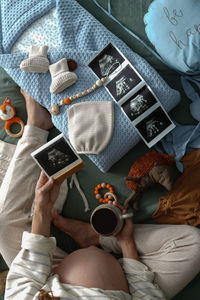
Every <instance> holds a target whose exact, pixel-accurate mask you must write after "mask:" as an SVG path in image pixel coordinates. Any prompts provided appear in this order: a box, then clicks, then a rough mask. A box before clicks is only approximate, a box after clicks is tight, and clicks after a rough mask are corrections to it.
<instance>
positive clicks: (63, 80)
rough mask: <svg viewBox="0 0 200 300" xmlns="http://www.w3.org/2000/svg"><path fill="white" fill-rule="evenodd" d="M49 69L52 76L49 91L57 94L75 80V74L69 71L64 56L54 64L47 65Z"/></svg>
mask: <svg viewBox="0 0 200 300" xmlns="http://www.w3.org/2000/svg"><path fill="white" fill-rule="evenodd" d="M49 71H50V73H51V76H52V82H51V85H50V92H51V93H52V94H57V93H60V92H62V91H63V90H64V89H66V88H67V87H69V86H70V85H72V84H73V83H75V82H76V81H77V75H76V74H75V73H74V72H70V71H69V68H68V63H67V59H66V58H62V59H60V60H59V61H57V62H56V63H55V64H52V65H50V66H49Z"/></svg>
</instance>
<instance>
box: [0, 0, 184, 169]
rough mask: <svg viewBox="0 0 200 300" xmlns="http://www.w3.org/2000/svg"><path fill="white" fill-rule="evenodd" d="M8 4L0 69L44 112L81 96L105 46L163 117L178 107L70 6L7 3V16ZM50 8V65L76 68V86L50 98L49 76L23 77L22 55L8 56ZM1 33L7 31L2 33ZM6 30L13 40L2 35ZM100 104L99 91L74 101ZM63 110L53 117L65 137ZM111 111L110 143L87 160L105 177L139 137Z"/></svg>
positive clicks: (156, 79) (175, 95) (164, 88)
mask: <svg viewBox="0 0 200 300" xmlns="http://www.w3.org/2000/svg"><path fill="white" fill-rule="evenodd" d="M10 2H11V1H10V0H4V1H3V4H4V5H2V4H1V12H2V13H1V17H2V19H1V23H2V24H4V27H2V37H1V38H2V40H1V53H2V54H0V65H1V66H2V67H3V68H4V69H5V70H6V71H7V73H8V74H9V75H10V76H11V77H12V78H13V80H14V81H15V82H16V83H17V84H18V85H19V86H21V87H22V88H23V89H24V90H25V91H26V92H28V93H29V94H30V95H31V96H32V97H33V98H35V99H36V100H37V101H38V102H39V103H41V104H42V105H43V106H45V107H46V108H47V109H48V110H49V109H50V107H51V105H52V104H54V103H59V102H60V100H62V99H64V98H65V97H68V96H70V95H73V94H75V93H77V92H80V91H83V90H85V89H87V88H89V87H91V86H92V85H93V84H94V83H95V81H96V80H97V78H96V77H95V75H94V74H93V72H92V71H91V70H90V69H89V68H88V67H87V64H88V62H89V61H90V60H91V59H92V58H93V57H94V56H95V55H96V54H97V53H98V52H99V51H100V50H101V49H102V48H103V47H105V45H106V44H108V43H109V42H110V41H112V42H113V43H114V44H115V45H116V46H117V47H118V48H119V49H120V50H121V51H122V52H123V53H124V55H125V56H126V57H127V58H128V60H129V61H130V62H131V63H132V64H133V65H134V66H135V68H136V69H137V70H138V71H139V73H140V74H141V75H142V76H143V78H144V79H145V80H146V82H147V83H148V84H149V85H150V87H151V88H152V90H153V91H154V93H155V94H156V95H157V97H158V98H159V99H160V101H161V103H162V104H163V106H164V108H165V109H166V111H170V110H171V109H172V108H174V107H175V106H176V105H177V104H178V103H179V100H180V95H179V92H177V91H175V90H173V89H171V88H170V87H169V86H168V85H167V83H166V82H165V81H164V80H163V79H162V78H161V76H160V75H159V74H158V73H157V72H156V71H155V70H154V68H152V67H151V66H150V65H149V64H148V63H147V62H146V61H145V60H144V59H143V58H142V57H140V56H139V55H137V54H136V53H134V52H133V51H131V50H130V49H129V48H128V47H127V46H126V44H125V43H124V42H122V41H121V40H120V39H118V38H117V37H116V36H115V35H114V34H112V33H111V32H110V31H109V30H107V29H106V28H105V27H104V26H103V25H102V24H101V23H100V22H98V21H97V20H96V19H95V18H94V17H93V16H92V15H91V14H89V13H88V12H87V11H86V10H85V9H83V7H82V6H80V5H79V4H78V3H77V2H76V1H75V0H57V1H44V2H43V1H32V0H23V1H14V0H13V1H12V3H14V4H15V9H16V11H17V12H18V14H16V15H15V14H14V13H13V14H12V15H10V13H11V12H10V10H9V9H10ZM53 5H56V11H57V21H58V26H59V33H60V39H61V47H60V48H58V49H57V50H55V51H51V52H50V53H49V54H48V59H49V61H50V64H52V63H55V62H56V61H58V60H60V59H61V58H63V57H66V58H71V59H74V60H75V61H76V62H77V63H78V68H77V69H76V71H75V72H76V74H77V76H78V81H77V83H76V84H75V85H72V86H71V87H69V88H68V89H66V90H65V91H63V92H62V93H60V94H57V95H54V94H50V91H49V87H50V84H51V75H50V73H49V72H47V73H45V74H38V73H26V72H23V71H22V70H21V69H20V67H19V66H20V63H21V61H22V60H24V59H25V58H27V57H28V53H17V54H10V50H11V47H12V46H13V44H14V42H15V40H16V39H17V37H19V35H20V33H21V32H22V31H23V30H25V29H26V27H27V24H30V22H33V21H34V20H36V19H37V18H39V17H40V16H41V15H42V14H45V13H46V12H47V10H48V9H50V7H52V6H53ZM11 16H12V18H11ZM10 20H12V22H10ZM19 20H21V22H19ZM9 22H10V23H9ZM6 28H8V29H9V30H6ZM12 30H13V32H14V33H15V35H14V34H8V33H10V32H12ZM105 100H109V101H113V100H112V98H111V96H110V95H109V94H108V92H107V91H106V90H105V89H104V88H99V89H97V90H96V91H95V93H92V94H89V95H87V96H85V97H84V98H79V99H77V100H76V103H78V102H80V101H105ZM71 105H73V104H71ZM68 107H69V106H68ZM68 107H66V106H65V107H62V108H61V111H60V113H59V115H57V116H53V122H54V124H55V126H56V127H57V128H58V129H59V130H60V131H61V132H63V133H65V134H66V135H67V136H68V123H67V121H68V120H67V114H66V109H68ZM114 110H115V116H114V118H115V128H114V132H113V136H112V139H111V141H110V143H109V144H108V146H107V147H106V148H105V149H104V150H103V151H102V152H101V153H100V154H98V155H88V156H89V158H90V159H91V160H92V161H93V162H94V163H95V164H96V165H97V167H98V168H99V169H100V170H101V171H102V172H106V171H108V170H109V169H110V167H111V166H112V165H113V164H114V163H116V162H117V161H118V160H119V159H120V158H122V157H123V156H124V155H125V154H126V153H127V152H128V151H129V150H130V149H131V148H133V147H134V146H135V145H136V144H137V143H138V142H139V141H140V137H139V136H138V134H137V132H136V130H135V129H134V127H133V126H132V124H131V122H130V121H129V119H128V118H127V117H126V116H125V114H124V113H122V111H121V109H120V107H119V106H118V105H117V104H116V103H115V104H114ZM94 118H95V116H94ZM80 122H81V120H80Z"/></svg>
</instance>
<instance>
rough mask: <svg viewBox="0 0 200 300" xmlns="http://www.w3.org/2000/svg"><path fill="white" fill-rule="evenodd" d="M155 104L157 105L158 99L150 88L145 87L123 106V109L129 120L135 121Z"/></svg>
mask: <svg viewBox="0 0 200 300" xmlns="http://www.w3.org/2000/svg"><path fill="white" fill-rule="evenodd" d="M155 103H157V100H156V98H155V97H154V95H153V94H152V93H151V91H150V90H149V89H148V87H147V86H144V87H143V88H141V90H139V91H138V92H137V93H136V94H134V95H133V96H132V97H131V98H130V99H128V100H127V101H126V102H125V103H124V104H123V105H122V109H123V110H124V112H125V113H126V115H127V116H128V118H129V119H130V120H131V121H134V120H135V119H137V118H138V117H139V116H140V115H142V114H143V113H144V112H145V111H147V110H148V109H149V108H150V107H151V106H153V105H154V104H155Z"/></svg>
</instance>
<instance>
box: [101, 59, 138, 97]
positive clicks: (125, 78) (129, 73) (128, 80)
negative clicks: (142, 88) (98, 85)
mask: <svg viewBox="0 0 200 300" xmlns="http://www.w3.org/2000/svg"><path fill="white" fill-rule="evenodd" d="M139 82H141V79H140V77H139V76H138V75H137V74H136V72H135V71H134V69H132V68H131V66H130V65H127V66H126V67H125V68H124V69H123V70H122V71H121V72H120V73H119V74H118V75H117V76H116V77H115V78H114V79H113V80H112V81H110V82H109V83H108V84H107V85H106V87H107V88H108V90H109V91H110V93H111V95H112V96H113V97H114V99H115V100H116V101H119V100H120V99H121V98H123V97H124V96H125V95H126V94H127V93H128V92H129V91H130V90H131V89H133V88H134V87H136V86H137V85H138V83H139Z"/></svg>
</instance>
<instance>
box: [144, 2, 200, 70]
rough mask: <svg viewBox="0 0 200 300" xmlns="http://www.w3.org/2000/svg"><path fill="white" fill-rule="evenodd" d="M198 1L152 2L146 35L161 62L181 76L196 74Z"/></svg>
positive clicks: (198, 66) (199, 67) (199, 38)
mask: <svg viewBox="0 0 200 300" xmlns="http://www.w3.org/2000/svg"><path fill="white" fill-rule="evenodd" d="M199 16H200V1H199V0H174V1H172V0H154V1H153V2H152V3H151V5H150V7H149V10H148V12H147V13H146V15H145V16H144V22H145V24H146V33H147V36H148V38H149V40H150V41H151V43H152V44H153V45H154V46H155V48H156V50H157V52H158V53H159V54H160V56H161V57H162V58H163V60H164V61H165V62H166V63H167V64H168V65H170V66H171V67H172V68H175V69H177V70H178V71H181V72H183V73H188V74H191V75H196V74H199V73H200V59H199V58H200V54H199V53H200V18H199Z"/></svg>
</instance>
